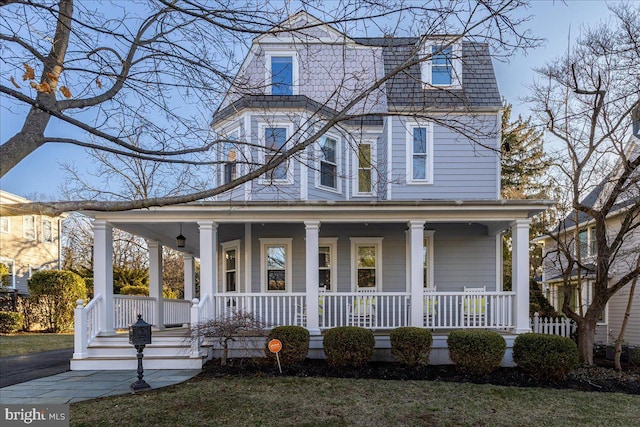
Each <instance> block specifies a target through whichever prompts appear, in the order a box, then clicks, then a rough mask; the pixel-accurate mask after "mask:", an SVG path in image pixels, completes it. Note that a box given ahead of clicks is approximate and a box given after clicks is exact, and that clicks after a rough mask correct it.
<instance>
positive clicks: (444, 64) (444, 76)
mask: <svg viewBox="0 0 640 427" xmlns="http://www.w3.org/2000/svg"><path fill="white" fill-rule="evenodd" d="M431 54H432V55H433V56H432V57H431V84H432V85H434V86H450V85H452V84H453V78H454V76H453V48H452V47H451V46H449V47H443V46H431Z"/></svg>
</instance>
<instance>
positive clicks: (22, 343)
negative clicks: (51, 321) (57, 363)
mask: <svg viewBox="0 0 640 427" xmlns="http://www.w3.org/2000/svg"><path fill="white" fill-rule="evenodd" d="M64 348H73V333H68V334H39V333H21V334H15V335H0V357H6V356H18V355H21V354H29V353H37V352H40V351H49V350H61V349H64Z"/></svg>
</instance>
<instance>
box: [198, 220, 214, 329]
mask: <svg viewBox="0 0 640 427" xmlns="http://www.w3.org/2000/svg"><path fill="white" fill-rule="evenodd" d="M198 227H200V299H201V300H202V299H203V298H204V297H205V296H206V295H208V296H209V298H210V299H211V302H210V307H211V310H210V311H209V312H210V313H211V317H212V318H215V317H216V316H217V313H215V312H214V310H213V308H214V304H213V296H214V295H215V293H216V277H217V273H216V265H217V263H216V259H217V254H218V224H217V223H216V222H214V221H198ZM203 320H204V319H203Z"/></svg>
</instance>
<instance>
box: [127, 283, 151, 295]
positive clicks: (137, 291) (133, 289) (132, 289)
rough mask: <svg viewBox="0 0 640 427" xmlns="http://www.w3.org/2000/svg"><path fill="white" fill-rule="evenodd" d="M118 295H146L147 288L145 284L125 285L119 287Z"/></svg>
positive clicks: (147, 293) (147, 292)
mask: <svg viewBox="0 0 640 427" xmlns="http://www.w3.org/2000/svg"><path fill="white" fill-rule="evenodd" d="M120 295H139V296H143V297H148V296H149V288H148V287H147V286H132V285H126V286H123V287H121V288H120Z"/></svg>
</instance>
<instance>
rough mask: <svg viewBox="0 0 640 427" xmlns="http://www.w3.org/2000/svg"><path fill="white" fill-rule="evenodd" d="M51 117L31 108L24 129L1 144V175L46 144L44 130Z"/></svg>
mask: <svg viewBox="0 0 640 427" xmlns="http://www.w3.org/2000/svg"><path fill="white" fill-rule="evenodd" d="M50 119H51V115H49V114H48V113H45V112H44V111H42V110H40V109H37V108H35V107H33V108H31V111H29V114H28V115H27V119H26V120H25V125H24V127H23V128H22V130H21V131H20V132H18V133H17V134H15V135H13V136H12V137H11V138H10V139H9V140H8V141H7V142H5V143H4V144H2V145H0V177H3V176H4V175H5V174H6V173H7V172H9V171H10V170H11V169H12V168H13V167H14V166H16V165H17V164H18V163H20V161H21V160H23V159H24V158H25V157H27V156H28V155H29V154H31V153H33V152H34V151H36V149H38V148H39V147H40V146H41V145H42V144H44V131H45V129H46V128H47V125H48V124H49V120H50Z"/></svg>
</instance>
